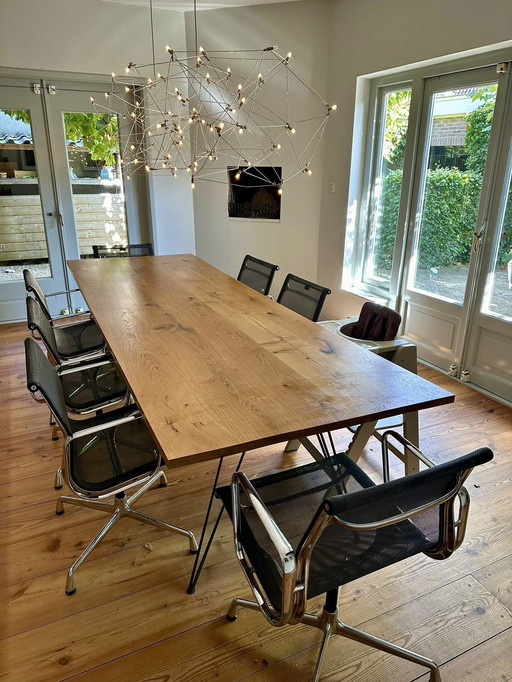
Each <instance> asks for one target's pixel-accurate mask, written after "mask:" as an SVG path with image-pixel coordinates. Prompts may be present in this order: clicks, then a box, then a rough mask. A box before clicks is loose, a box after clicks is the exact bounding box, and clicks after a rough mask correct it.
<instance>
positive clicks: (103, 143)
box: [64, 112, 127, 257]
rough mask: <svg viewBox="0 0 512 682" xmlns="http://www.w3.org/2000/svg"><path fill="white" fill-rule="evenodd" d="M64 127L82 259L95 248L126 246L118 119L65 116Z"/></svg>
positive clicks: (75, 115) (79, 114)
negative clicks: (94, 246)
mask: <svg viewBox="0 0 512 682" xmlns="http://www.w3.org/2000/svg"><path fill="white" fill-rule="evenodd" d="M64 127H65V131H66V147H67V152H68V166H69V178H70V182H71V187H72V190H73V208H74V212H75V224H76V229H77V237H78V246H79V248H80V255H81V256H82V257H84V256H88V255H92V246H93V244H98V245H100V246H114V245H116V244H117V245H119V244H122V245H126V243H127V236H126V219H125V195H124V189H123V176H122V173H121V168H120V160H119V159H120V157H119V129H118V120H117V116H113V115H110V114H90V113H81V112H71V113H64Z"/></svg>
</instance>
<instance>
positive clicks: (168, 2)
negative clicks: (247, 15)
mask: <svg viewBox="0 0 512 682" xmlns="http://www.w3.org/2000/svg"><path fill="white" fill-rule="evenodd" d="M149 1H150V0H103V2H116V3H119V4H122V5H141V6H142V7H148V8H149ZM297 1H298V0H218V2H215V0H213V1H211V0H196V4H197V10H203V9H219V8H220V7H242V6H245V5H268V4H271V3H276V2H297ZM153 8H154V9H171V10H174V11H175V12H191V11H192V10H193V9H194V0H153Z"/></svg>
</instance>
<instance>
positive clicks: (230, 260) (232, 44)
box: [187, 0, 329, 293]
mask: <svg viewBox="0 0 512 682" xmlns="http://www.w3.org/2000/svg"><path fill="white" fill-rule="evenodd" d="M328 4H329V3H328V2H327V0H304V2H292V3H280V4H274V5H265V6H262V5H258V6H254V7H239V8H234V9H222V10H211V11H203V12H199V13H198V35H199V44H200V45H202V46H203V47H204V48H205V50H206V51H207V52H208V49H210V50H215V49H234V50H236V49H262V48H265V47H267V46H270V45H275V46H277V47H278V48H279V50H278V52H279V54H282V55H286V54H287V53H288V52H289V51H291V52H292V54H293V56H292V60H293V61H292V64H293V68H294V70H295V71H296V72H297V73H298V74H300V76H301V77H303V78H304V80H305V81H306V83H308V84H310V85H312V86H314V87H315V88H316V90H317V91H318V92H319V93H320V94H321V95H324V94H325V91H326V88H327V41H326V36H327V35H328V30H327V19H328V12H327V8H328ZM192 19H193V17H192V15H191V14H190V13H188V14H187V29H188V34H187V35H188V38H189V41H190V43H189V44H190V45H193V43H194V36H193V23H192ZM265 87H267V86H265ZM290 92H291V93H292V92H293V93H296V92H297V89H295V88H294V89H293V90H292V88H290ZM275 94H276V98H277V93H275ZM280 94H281V99H282V100H283V101H284V94H283V93H282V92H281V93H280ZM276 106H277V104H276ZM317 106H318V102H317V100H316V98H315V97H312V96H311V95H310V94H309V93H308V92H307V90H304V91H303V94H301V102H300V109H299V110H298V111H299V112H300V114H301V115H302V114H303V115H304V118H307V117H308V116H309V115H313V114H312V113H310V112H313V111H315V110H316V115H318V109H317V108H316V107H317ZM292 117H293V113H292ZM299 133H300V130H299V129H298V130H297V135H299ZM272 163H274V164H275V165H281V163H282V165H283V174H284V173H285V172H286V161H284V162H283V161H282V160H280V159H279V157H277V158H273V159H272ZM322 167H323V156H322V152H321V149H320V150H319V153H318V154H317V155H316V156H315V157H314V161H313V164H312V169H313V175H312V176H306V175H304V174H302V173H300V174H299V175H298V176H297V177H295V178H294V179H292V180H290V182H288V183H286V184H285V185H284V188H283V190H284V192H283V196H282V200H281V221H280V222H278V223H275V222H266V221H257V220H254V221H243V220H236V219H228V217H227V196H228V190H227V185H224V184H216V183H210V182H201V181H200V180H198V181H197V182H196V189H195V191H194V217H195V229H196V248H197V255H198V256H200V257H201V258H204V259H205V260H207V261H208V262H210V263H212V264H213V265H215V266H217V267H219V268H221V269H222V270H224V271H225V272H227V273H229V274H231V275H234V276H236V275H237V274H238V270H239V269H240V265H241V262H242V259H243V257H244V256H245V254H247V253H250V254H252V255H254V256H256V257H259V258H262V259H264V260H267V261H270V262H273V263H277V264H279V265H280V267H281V270H280V271H279V272H278V273H277V275H276V278H275V283H274V287H273V292H274V293H275V292H276V291H278V289H279V287H280V285H281V283H282V280H283V279H284V277H285V275H286V273H288V272H290V271H291V272H294V273H296V274H298V275H301V276H302V277H305V278H307V279H313V280H316V279H317V256H318V236H319V217H320V198H321V186H322ZM319 280H320V281H321V282H322V283H323V278H322V277H320V278H319Z"/></svg>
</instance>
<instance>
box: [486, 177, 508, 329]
mask: <svg viewBox="0 0 512 682" xmlns="http://www.w3.org/2000/svg"><path fill="white" fill-rule="evenodd" d="M487 287H488V295H486V296H484V299H483V304H482V312H483V313H487V314H488V315H494V316H495V317H501V318H504V319H508V320H512V180H511V181H510V183H509V186H508V199H507V205H506V208H505V213H504V217H503V223H502V225H501V236H500V242H499V247H498V252H497V254H496V261H495V263H494V268H493V269H492V270H491V272H490V274H489V278H488V280H487Z"/></svg>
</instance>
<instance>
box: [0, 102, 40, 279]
mask: <svg viewBox="0 0 512 682" xmlns="http://www.w3.org/2000/svg"><path fill="white" fill-rule="evenodd" d="M27 266H28V267H30V269H31V270H32V272H33V273H34V274H35V276H36V277H50V274H51V273H50V264H49V262H48V248H47V244H46V233H45V229H44V221H43V210H42V207H41V198H40V196H39V182H38V177H37V163H36V157H35V154H34V144H33V140H32V128H31V124H30V113H29V111H28V110H23V111H13V110H10V109H8V110H2V109H0V282H7V281H11V280H17V279H22V278H23V268H25V267H27Z"/></svg>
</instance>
